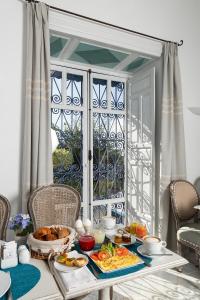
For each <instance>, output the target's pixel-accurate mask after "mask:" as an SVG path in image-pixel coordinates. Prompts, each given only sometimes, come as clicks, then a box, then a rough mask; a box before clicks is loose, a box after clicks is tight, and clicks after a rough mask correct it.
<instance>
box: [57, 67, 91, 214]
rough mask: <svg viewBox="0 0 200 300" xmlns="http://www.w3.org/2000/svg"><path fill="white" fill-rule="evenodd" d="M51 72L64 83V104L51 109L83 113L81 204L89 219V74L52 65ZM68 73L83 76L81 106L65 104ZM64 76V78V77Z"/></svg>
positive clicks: (62, 85)
mask: <svg viewBox="0 0 200 300" xmlns="http://www.w3.org/2000/svg"><path fill="white" fill-rule="evenodd" d="M51 70H55V71H60V72H62V83H61V94H62V99H63V101H62V104H52V103H51V108H57V109H66V110H73V111H79V112H82V135H83V140H82V143H83V153H82V159H83V161H82V167H83V186H82V197H83V199H82V200H84V201H82V202H81V208H83V218H87V217H88V208H89V193H88V190H89V188H88V184H89V175H88V174H89V164H88V152H87V149H88V146H89V144H88V109H87V99H88V94H87V93H88V89H87V73H86V72H85V71H80V70H74V69H71V68H67V67H66V66H58V65H54V64H51ZM67 73H70V74H76V75H81V76H83V95H82V96H83V104H82V105H81V106H75V105H67V104H64V101H65V99H67V93H66V89H65V88H64V87H65V86H66V82H67ZM63 75H64V76H63Z"/></svg>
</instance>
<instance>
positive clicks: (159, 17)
mask: <svg viewBox="0 0 200 300" xmlns="http://www.w3.org/2000/svg"><path fill="white" fill-rule="evenodd" d="M45 2H46V3H48V4H50V5H54V6H57V7H61V8H64V9H68V10H71V11H74V12H77V13H81V14H85V15H87V16H89V17H94V18H98V19H101V20H104V21H107V22H110V23H114V24H117V25H120V26H123V27H128V28H131V29H133V30H137V31H141V32H144V33H147V34H151V35H155V36H158V37H162V38H165V39H169V40H174V41H179V40H180V39H183V40H184V45H183V46H182V47H180V48H179V55H180V66H181V72H182V86H183V102H184V121H185V134H186V155H187V169H188V179H189V180H191V181H193V180H194V179H195V178H196V177H198V176H200V155H199V152H200V151H199V148H200V130H199V123H200V116H196V115H194V114H192V113H191V112H190V111H188V109H187V107H188V106H198V105H200V101H199V99H200V89H199V84H200V79H199V78H200V76H199V73H200V72H199V70H200V57H199V55H200V18H199V16H200V1H199V0H167V1H166V0H151V1H149V0H126V1H119V0H118V1H116V0H109V1H108V0H101V1H99V0H98V1H97V0H84V1H82V0H73V1H66V0H57V1H54V0H46V1H45ZM23 19H24V17H23V2H22V1H20V0H4V1H1V3H0V37H1V45H0V68H1V71H0V102H1V115H0V142H1V143H0V193H2V194H4V195H5V196H7V197H8V198H9V199H10V201H11V202H12V204H13V210H16V208H17V199H18V198H19V195H20V192H19V190H20V189H19V187H20V185H19V183H20V181H19V177H20V165H21V164H20V153H21V131H22V130H21V128H22V124H21V116H22V109H23V105H22V103H23V96H22V95H23V92H22V90H23V88H22V87H23V80H22V78H23V73H24V72H23V69H24V57H23V53H24V52H23V51H24V50H23V38H24V31H23V22H24V21H23Z"/></svg>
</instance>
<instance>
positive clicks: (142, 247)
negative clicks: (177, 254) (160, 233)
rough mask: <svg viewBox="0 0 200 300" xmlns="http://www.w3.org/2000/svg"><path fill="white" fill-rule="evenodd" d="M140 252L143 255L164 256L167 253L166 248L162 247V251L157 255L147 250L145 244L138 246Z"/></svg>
mask: <svg viewBox="0 0 200 300" xmlns="http://www.w3.org/2000/svg"><path fill="white" fill-rule="evenodd" d="M137 251H138V253H140V254H141V255H142V256H146V257H154V256H155V257H156V256H159V255H160V256H162V255H165V254H166V251H165V248H161V252H160V253H156V254H155V255H152V254H149V253H147V252H146V250H145V248H144V246H143V245H141V246H139V247H138V248H137Z"/></svg>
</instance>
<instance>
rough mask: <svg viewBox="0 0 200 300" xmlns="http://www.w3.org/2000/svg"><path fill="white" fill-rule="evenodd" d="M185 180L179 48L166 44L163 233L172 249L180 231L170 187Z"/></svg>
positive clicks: (161, 222)
mask: <svg viewBox="0 0 200 300" xmlns="http://www.w3.org/2000/svg"><path fill="white" fill-rule="evenodd" d="M185 177H186V161H185V139H184V124H183V106H182V92H181V81H180V69H179V60H178V46H177V45H176V44H174V43H166V44H165V46H164V49H163V95H162V108H161V145H160V201H159V232H160V235H161V238H162V239H164V240H167V242H168V247H169V248H171V249H172V250H175V248H176V230H175V224H174V222H173V221H174V219H173V216H172V212H171V206H170V197H169V191H168V185H169V183H170V181H171V180H173V179H184V178H185Z"/></svg>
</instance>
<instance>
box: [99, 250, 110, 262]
mask: <svg viewBox="0 0 200 300" xmlns="http://www.w3.org/2000/svg"><path fill="white" fill-rule="evenodd" d="M109 257H110V255H109V253H108V252H107V251H99V253H98V259H99V260H104V259H107V258H109Z"/></svg>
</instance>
